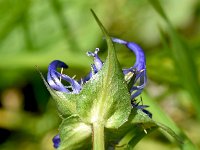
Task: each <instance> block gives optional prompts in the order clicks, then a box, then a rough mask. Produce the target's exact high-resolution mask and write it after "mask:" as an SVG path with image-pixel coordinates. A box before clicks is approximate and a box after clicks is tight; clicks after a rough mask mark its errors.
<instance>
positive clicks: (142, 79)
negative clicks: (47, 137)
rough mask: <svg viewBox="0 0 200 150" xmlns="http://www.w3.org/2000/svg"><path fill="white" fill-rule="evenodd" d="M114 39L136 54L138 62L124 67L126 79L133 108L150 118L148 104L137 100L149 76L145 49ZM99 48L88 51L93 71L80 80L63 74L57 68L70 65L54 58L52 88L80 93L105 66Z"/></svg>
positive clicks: (49, 78)
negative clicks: (91, 59)
mask: <svg viewBox="0 0 200 150" xmlns="http://www.w3.org/2000/svg"><path fill="white" fill-rule="evenodd" d="M112 41H113V42H115V43H119V44H123V45H125V46H126V47H127V48H128V49H129V50H130V51H131V52H133V53H134V54H135V56H136V62H135V63H134V65H133V66H132V67H130V68H125V69H122V72H123V74H124V80H125V81H126V83H127V85H128V87H129V93H130V103H131V105H132V107H133V108H136V109H140V110H142V111H143V112H144V113H146V114H147V115H148V116H149V117H150V118H151V117H152V114H151V113H150V112H149V111H147V110H146V109H145V108H147V107H148V106H147V105H140V102H137V101H136V97H137V96H139V95H140V94H141V92H142V91H143V89H144V87H145V85H146V81H147V77H146V60H145V55H144V52H143V50H142V49H141V48H140V47H139V46H138V45H137V44H135V43H133V42H127V41H124V40H121V39H117V38H112ZM98 52H99V49H98V48H96V50H95V51H94V52H87V55H88V56H91V57H93V59H94V63H93V64H92V65H91V71H90V72H89V74H88V75H87V76H86V77H84V78H83V79H81V80H80V81H76V80H75V79H74V78H71V77H69V76H67V75H65V74H62V71H61V73H60V72H59V71H58V70H57V69H58V68H61V70H62V69H63V68H65V69H66V68H68V66H67V65H66V64H65V63H64V62H62V61H59V60H54V61H52V62H51V63H50V65H49V67H48V75H47V82H48V84H49V86H50V88H51V89H53V90H55V91H59V92H63V93H66V94H79V93H80V92H81V90H82V89H83V86H84V84H85V83H86V82H87V81H89V80H90V79H91V78H92V77H93V76H94V75H95V74H97V73H98V72H99V71H100V70H101V69H102V67H103V66H104V63H103V61H102V60H101V59H100V57H99V56H98ZM62 80H64V81H66V82H67V85H64V84H63V83H62ZM53 142H54V147H58V146H59V143H60V137H59V135H57V136H55V137H54V138H53Z"/></svg>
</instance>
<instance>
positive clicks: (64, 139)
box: [58, 116, 92, 150]
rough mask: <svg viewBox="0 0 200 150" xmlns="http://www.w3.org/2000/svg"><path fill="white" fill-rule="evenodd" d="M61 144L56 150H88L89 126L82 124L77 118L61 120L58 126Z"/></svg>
mask: <svg viewBox="0 0 200 150" xmlns="http://www.w3.org/2000/svg"><path fill="white" fill-rule="evenodd" d="M59 130H60V132H59V133H60V139H61V143H60V146H59V148H58V150H65V149H66V150H67V149H79V148H81V149H89V148H90V147H91V141H92V139H91V134H92V128H91V126H89V125H87V124H85V123H83V122H82V121H81V120H80V118H79V117H78V116H70V117H69V118H66V119H63V121H62V123H61V125H60V128H59Z"/></svg>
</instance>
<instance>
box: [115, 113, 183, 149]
mask: <svg viewBox="0 0 200 150" xmlns="http://www.w3.org/2000/svg"><path fill="white" fill-rule="evenodd" d="M158 128H161V129H162V130H164V131H165V132H167V133H168V134H169V135H171V136H172V137H174V138H175V139H176V141H177V143H178V144H179V145H182V144H183V142H182V140H181V139H180V137H179V136H178V135H177V134H176V133H175V132H174V131H172V130H171V129H170V128H169V127H167V126H165V125H163V124H161V123H157V122H155V121H154V120H153V119H151V118H150V117H149V116H148V115H147V114H145V113H144V112H143V111H141V110H137V111H136V110H133V111H132V112H131V115H130V117H129V121H128V122H127V123H126V124H124V125H123V126H121V127H120V128H119V130H118V131H120V134H118V135H117V136H116V137H118V138H119V137H121V136H122V135H123V137H122V138H121V140H120V141H119V142H118V144H117V145H116V146H115V147H116V149H117V150H121V149H133V148H134V147H135V145H136V144H137V143H138V142H139V141H140V140H141V139H142V138H143V137H144V136H146V135H148V134H150V133H151V132H153V131H154V130H156V129H158ZM118 131H116V130H115V131H113V133H112V134H115V133H116V132H118ZM112 136H113V135H112Z"/></svg>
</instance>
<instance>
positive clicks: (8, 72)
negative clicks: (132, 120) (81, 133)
mask: <svg viewBox="0 0 200 150" xmlns="http://www.w3.org/2000/svg"><path fill="white" fill-rule="evenodd" d="M151 1H153V0H151ZM160 2H161V4H162V6H163V8H164V10H165V12H166V14H167V16H168V19H166V18H165V17H164V19H163V18H162V17H160V16H159V12H160V14H161V15H162V12H161V11H160V10H159V9H158V12H156V11H155V9H154V8H155V7H156V6H157V3H156V1H154V4H155V5H154V6H155V7H154V8H153V7H152V5H151V4H150V0H149V1H148V0H132V1H131V0H115V2H113V1H106V0H102V1H97V0H93V1H87V0H81V1H80V0H43V1H40V0H34V1H33V0H0V18H1V22H0V60H1V63H0V96H1V97H0V149H4V150H11V149H15V150H21V149H24V150H32V149H42V150H45V149H46V150H51V149H53V147H52V143H51V139H52V137H53V135H55V134H56V133H57V125H58V123H59V121H60V120H59V118H58V117H57V114H56V110H55V105H54V102H53V101H51V100H49V99H50V96H49V93H48V92H47V90H46V88H45V86H44V85H43V82H42V80H41V78H40V76H39V74H38V73H37V72H36V69H35V66H36V65H37V66H39V69H40V70H42V71H43V72H44V74H45V72H46V70H47V67H48V64H49V63H50V62H51V61H52V60H54V59H60V60H62V61H64V62H66V63H67V64H68V65H69V66H70V68H69V69H68V70H67V71H66V73H67V74H69V75H70V76H73V75H75V74H76V78H77V79H79V78H80V77H83V76H85V75H86V74H87V72H88V71H89V69H90V63H91V62H92V60H91V59H90V58H89V57H87V56H86V55H85V53H86V51H88V50H94V49H95V48H96V47H99V48H100V50H101V51H100V55H101V56H102V58H105V53H104V52H105V51H106V44H105V41H104V40H103V37H102V33H101V31H100V30H99V28H98V26H97V25H96V23H95V21H94V18H93V17H92V15H91V13H90V11H89V10H90V8H92V9H93V10H94V11H95V12H96V13H97V15H98V17H99V18H100V19H101V20H102V22H103V24H104V25H105V27H106V28H107V30H108V32H109V34H110V35H111V36H114V37H120V38H122V39H125V40H128V41H134V42H136V43H138V44H139V45H141V47H142V48H143V49H144V51H145V53H146V57H147V71H148V78H149V81H148V86H147V87H146V93H145V94H143V101H144V103H145V104H149V105H150V106H151V107H150V108H149V110H151V111H152V112H153V118H154V117H155V120H158V121H160V120H161V122H162V120H163V118H164V117H162V115H161V114H160V113H158V112H160V111H161V110H163V111H164V112H165V115H166V114H168V115H169V116H170V117H171V118H172V120H173V121H174V122H175V123H176V124H177V125H178V126H179V127H180V128H182V130H184V132H185V133H186V135H187V136H188V137H189V138H190V139H191V141H193V142H194V143H195V144H196V145H197V146H199V147H200V141H199V138H200V135H199V134H198V133H200V128H199V119H198V118H199V116H200V112H199V110H198V109H196V108H198V107H200V106H199V103H200V97H199V93H200V92H199V91H200V90H199V88H198V87H199V79H200V76H199V73H200V68H199V67H198V66H199V65H200V59H199V58H200V53H199V49H200V42H199V41H200V2H199V1H198V0H177V1H174V0H160ZM157 8H158V7H157ZM166 20H168V21H167V22H166ZM169 22H170V25H169ZM172 26H173V29H172V28H171V27H172ZM175 30H176V31H177V32H176V31H175ZM174 33H176V34H175V35H174ZM177 37H178V38H177ZM180 37H181V38H180ZM177 39H178V40H177ZM180 39H181V42H180ZM116 48H117V50H118V51H117V52H118V58H119V60H120V62H121V64H122V66H123V67H124V66H127V67H128V66H131V65H132V64H133V63H134V55H132V54H131V53H129V51H128V50H126V49H125V48H124V47H122V46H118V45H116ZM119 49H120V50H119ZM130 56H131V57H130ZM152 102H153V103H156V105H154V104H153V103H152ZM157 104H159V105H160V107H161V109H160V108H157ZM159 117H160V119H159ZM163 123H165V122H163ZM167 124H169V122H168V123H167ZM167 124H166V125H167ZM172 128H173V129H175V127H172ZM145 147H148V149H150V150H151V149H176V148H177V147H176V146H175V145H174V144H172V143H170V142H169V139H166V138H165V137H164V136H162V135H161V134H160V133H158V132H155V133H152V134H151V135H150V136H148V137H146V138H145V140H144V141H142V142H141V143H139V144H138V146H137V147H136V148H135V149H141V148H145Z"/></svg>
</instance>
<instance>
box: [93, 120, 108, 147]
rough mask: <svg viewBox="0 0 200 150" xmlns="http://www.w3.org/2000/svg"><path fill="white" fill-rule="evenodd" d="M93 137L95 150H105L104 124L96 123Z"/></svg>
mask: <svg viewBox="0 0 200 150" xmlns="http://www.w3.org/2000/svg"><path fill="white" fill-rule="evenodd" d="M92 136H93V137H92V138H93V150H104V149H105V143H104V141H105V140H104V124H102V123H101V122H94V123H93V132H92Z"/></svg>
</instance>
